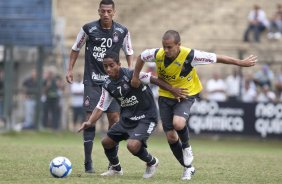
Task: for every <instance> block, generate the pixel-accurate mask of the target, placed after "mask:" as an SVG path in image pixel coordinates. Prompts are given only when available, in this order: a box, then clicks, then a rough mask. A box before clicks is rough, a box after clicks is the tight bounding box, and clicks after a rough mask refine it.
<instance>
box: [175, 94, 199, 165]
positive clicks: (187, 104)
mask: <svg viewBox="0 0 282 184" xmlns="http://www.w3.org/2000/svg"><path fill="white" fill-rule="evenodd" d="M196 98H197V96H194V97H189V98H188V99H185V100H182V101H181V102H179V103H177V104H176V105H175V107H174V111H173V113H174V116H173V127H174V129H175V130H176V132H177V134H178V136H179V139H180V140H181V143H182V149H183V161H184V164H185V165H186V166H189V165H191V164H192V161H193V159H194V157H193V153H192V147H191V146H190V144H189V129H188V126H187V120H188V118H189V115H190V108H191V106H192V105H193V103H194V102H195V99H196Z"/></svg>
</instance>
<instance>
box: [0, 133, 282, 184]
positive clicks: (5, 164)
mask: <svg viewBox="0 0 282 184" xmlns="http://www.w3.org/2000/svg"><path fill="white" fill-rule="evenodd" d="M101 136H102V135H99V134H98V135H97V136H96V137H97V139H96V140H95V145H94V151H93V158H94V165H95V170H96V173H95V174H85V173H84V167H83V158H84V157H83V145H82V135H81V134H77V133H71V132H56V133H53V132H22V133H16V132H11V133H2V134H0V183H1V184H2V183H3V184H4V183H5V184H6V183H7V184H10V183H11V184H15V183H21V184H22V183H29V184H38V183H41V184H43V183H68V184H78V183H79V184H81V183H82V184H83V183H93V184H94V183H142V184H144V183H161V184H164V183H183V181H181V180H180V176H181V175H182V171H183V168H182V167H181V166H180V165H179V164H178V162H177V161H176V160H175V158H174V157H173V155H172V153H171V151H170V149H169V146H168V144H167V142H166V139H165V137H164V135H163V134H161V135H153V136H151V138H150V140H149V142H148V145H149V151H150V152H151V153H152V154H153V155H155V156H157V157H158V158H159V160H160V165H159V168H158V170H157V173H156V175H155V176H154V177H153V178H151V179H148V180H145V179H143V178H142V175H143V172H144V170H145V164H144V163H143V162H142V161H140V160H139V159H138V158H136V157H134V156H132V155H131V154H130V153H129V152H128V150H127V149H126V145H125V142H123V143H122V144H121V145H120V151H119V155H120V161H121V164H122V167H123V170H124V175H123V176H121V177H113V178H104V177H101V176H100V174H101V173H102V172H104V171H105V170H106V168H107V164H108V161H107V159H106V157H105V156H104V152H103V149H102V146H101V144H100V137H101ZM191 143H192V147H193V152H194V155H195V160H194V166H195V168H196V174H195V175H194V177H193V178H192V180H191V181H189V183H205V184H206V183H229V184H232V183H256V184H258V183H281V182H282V174H281V173H282V170H281V164H282V141H281V140H261V139H253V138H238V137H228V138H220V137H211V136H207V137H199V136H196V135H192V136H191ZM56 156H66V157H67V158H69V159H70V160H71V162H72V164H73V172H72V173H71V175H70V176H69V177H67V178H64V179H56V178H53V177H52V176H51V175H50V173H49V163H50V161H51V160H52V159H53V158H54V157H56Z"/></svg>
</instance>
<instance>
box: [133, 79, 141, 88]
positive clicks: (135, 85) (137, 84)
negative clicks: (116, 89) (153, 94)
mask: <svg viewBox="0 0 282 184" xmlns="http://www.w3.org/2000/svg"><path fill="white" fill-rule="evenodd" d="M140 84H141V81H140V80H139V79H138V78H135V77H132V79H131V86H132V87H134V88H138V87H139V86H140Z"/></svg>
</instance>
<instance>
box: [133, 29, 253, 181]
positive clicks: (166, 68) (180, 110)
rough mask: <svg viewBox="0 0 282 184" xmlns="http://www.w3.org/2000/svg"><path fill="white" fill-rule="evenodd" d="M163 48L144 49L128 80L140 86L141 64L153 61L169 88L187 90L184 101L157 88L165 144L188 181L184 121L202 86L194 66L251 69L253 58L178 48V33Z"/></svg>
mask: <svg viewBox="0 0 282 184" xmlns="http://www.w3.org/2000/svg"><path fill="white" fill-rule="evenodd" d="M162 45H163V48H157V49H147V50H145V51H143V52H142V53H141V55H140V56H138V58H137V62H136V65H135V71H134V74H133V77H132V80H131V85H132V87H139V85H140V81H139V78H138V77H139V73H140V71H141V69H142V67H143V65H144V62H155V63H156V66H157V75H158V77H159V78H161V79H163V80H164V81H165V82H167V83H168V84H170V85H171V86H172V87H178V88H184V89H186V92H187V93H186V98H181V99H176V98H175V97H174V95H172V94H171V93H170V92H169V91H167V90H164V89H159V100H158V103H159V109H160V116H161V120H162V124H163V130H164V132H165V134H166V137H167V140H168V144H169V146H170V148H171V150H172V152H173V154H174V156H175V157H176V159H177V160H178V161H179V163H180V164H181V165H182V166H183V167H184V172H183V175H182V180H190V179H191V175H192V174H194V172H195V168H194V167H193V166H192V161H193V153H192V147H191V146H190V144H189V132H188V127H187V119H188V117H189V114H190V108H191V106H192V104H193V103H194V101H195V100H196V99H197V98H198V96H199V93H200V92H201V90H202V85H201V82H200V80H199V77H198V75H197V73H196V69H195V66H196V65H200V64H211V63H224V64H232V65H238V66H242V67H250V66H254V65H255V64H256V62H257V58H256V57H255V56H252V55H251V56H249V57H247V58H246V59H243V60H239V59H235V58H231V57H228V56H224V55H216V54H214V53H208V52H202V51H198V50H195V49H190V48H186V47H182V46H181V41H180V36H179V33H178V32H177V31H174V30H168V31H167V32H165V34H164V35H163V37H162Z"/></svg>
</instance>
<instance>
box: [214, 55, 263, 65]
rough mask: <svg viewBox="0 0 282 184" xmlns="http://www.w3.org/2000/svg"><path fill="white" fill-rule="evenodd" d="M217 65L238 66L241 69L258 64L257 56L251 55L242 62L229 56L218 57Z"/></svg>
mask: <svg viewBox="0 0 282 184" xmlns="http://www.w3.org/2000/svg"><path fill="white" fill-rule="evenodd" d="M217 63H223V64H232V65H238V66H241V67H251V66H255V65H256V63H257V56H253V55H250V56H248V57H247V58H245V59H243V60H240V59H235V58H232V57H229V56H224V55H217Z"/></svg>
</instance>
